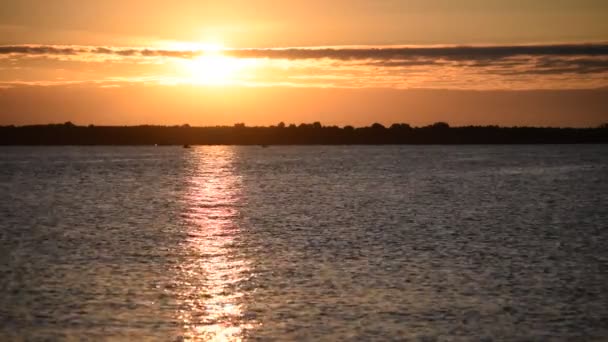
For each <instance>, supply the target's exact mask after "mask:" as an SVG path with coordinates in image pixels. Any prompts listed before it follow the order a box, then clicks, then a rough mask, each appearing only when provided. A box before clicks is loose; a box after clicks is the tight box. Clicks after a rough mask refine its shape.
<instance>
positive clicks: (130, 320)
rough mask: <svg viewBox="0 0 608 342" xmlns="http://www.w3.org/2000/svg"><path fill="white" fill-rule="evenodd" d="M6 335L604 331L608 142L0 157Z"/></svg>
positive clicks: (457, 336)
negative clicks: (548, 144) (566, 144)
mask: <svg viewBox="0 0 608 342" xmlns="http://www.w3.org/2000/svg"><path fill="white" fill-rule="evenodd" d="M0 196H1V197H0V218H1V220H0V291H1V293H2V295H1V297H0V339H2V340H14V339H27V340H29V339H44V340H46V339H51V340H54V339H65V338H74V339H88V340H90V339H93V340H95V339H106V338H107V339H111V340H138V341H140V340H161V341H167V340H169V341H170V340H199V339H200V340H238V339H243V340H246V339H258V340H259V339H263V340H266V339H269V340H272V339H280V340H294V339H297V340H374V339H375V340H395V339H401V340H403V339H412V340H424V341H433V340H467V341H468V340H480V339H485V340H497V341H503V340H525V339H528V340H529V339H532V340H601V339H602V338H608V230H607V228H608V146H493V147H482V146H459V147H445V146H414V147H412V146H402V147H397V146H383V147H363V146H356V147H274V146H272V147H269V148H260V147H233V146H215V147H195V148H192V149H182V148H176V147H158V148H154V147H58V148H51V147H41V148H30V147H10V148H7V147H3V148H0Z"/></svg>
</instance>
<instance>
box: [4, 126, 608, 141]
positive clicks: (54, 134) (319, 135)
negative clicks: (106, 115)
mask: <svg viewBox="0 0 608 342" xmlns="http://www.w3.org/2000/svg"><path fill="white" fill-rule="evenodd" d="M557 143H567V144H574V143H608V123H606V124H603V125H600V126H598V127H596V128H554V127H499V126H463V127H450V125H448V124H447V123H445V122H437V123H434V124H432V125H428V126H423V127H412V126H410V125H408V124H406V123H395V124H393V125H391V126H390V127H385V126H383V125H381V124H379V123H374V124H372V125H371V126H368V127H356V128H355V127H353V126H344V127H338V126H323V125H321V123H320V122H314V123H310V124H305V123H303V124H300V125H295V124H290V125H286V124H284V123H282V122H281V123H279V124H278V125H273V126H267V127H248V126H246V125H245V124H243V123H237V124H235V125H234V126H214V127H191V126H189V125H187V124H186V125H181V126H151V125H142V126H94V125H89V126H77V125H74V124H73V123H71V122H66V123H64V124H49V125H29V126H12V125H11V126H0V145H296V144H310V145H313V144H326V145H345V144H362V145H372V144H557Z"/></svg>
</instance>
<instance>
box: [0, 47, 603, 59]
mask: <svg viewBox="0 0 608 342" xmlns="http://www.w3.org/2000/svg"><path fill="white" fill-rule="evenodd" d="M204 53H205V52H204V51H196V50H166V49H150V48H142V49H139V48H114V47H86V46H54V45H5V46H0V54H26V55H27V54H30V55H45V54H50V55H76V54H106V55H118V56H138V57H174V58H192V57H195V56H198V55H201V54H204ZM223 54H224V55H227V56H232V57H238V58H271V59H322V58H328V59H337V60H359V59H374V60H400V59H411V58H444V59H449V60H478V59H497V58H509V57H515V56H608V43H599V44H559V45H512V46H443V47H361V48H341V47H332V48H269V49H226V50H224V51H223Z"/></svg>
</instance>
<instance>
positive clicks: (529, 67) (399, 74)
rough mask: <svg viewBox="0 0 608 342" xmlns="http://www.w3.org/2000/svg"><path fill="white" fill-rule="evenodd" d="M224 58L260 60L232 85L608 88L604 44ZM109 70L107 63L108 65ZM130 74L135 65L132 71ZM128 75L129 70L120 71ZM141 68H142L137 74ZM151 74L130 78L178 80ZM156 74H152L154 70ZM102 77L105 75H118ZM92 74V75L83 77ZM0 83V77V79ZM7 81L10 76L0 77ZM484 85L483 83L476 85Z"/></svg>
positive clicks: (235, 53)
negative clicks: (255, 68)
mask: <svg viewBox="0 0 608 342" xmlns="http://www.w3.org/2000/svg"><path fill="white" fill-rule="evenodd" d="M209 53H211V54H214V53H217V52H208V51H204V50H194V49H192V50H187V49H182V50H174V49H155V48H136V47H108V46H66V45H5V46H0V63H2V60H9V61H10V63H11V65H12V66H15V65H19V64H20V63H22V64H26V62H25V61H27V60H35V59H40V58H42V59H45V60H48V61H57V62H56V63H60V61H64V62H65V61H70V62H76V63H78V62H82V63H99V62H107V61H110V62H112V63H115V64H128V65H134V64H139V65H142V64H146V63H150V64H154V65H156V66H158V65H165V64H171V63H173V62H172V61H176V62H179V61H181V60H184V61H187V60H191V59H194V58H196V57H199V56H204V55H206V54H209ZM221 54H222V55H224V56H226V57H231V58H237V59H255V60H259V61H262V63H260V65H262V66H261V67H260V69H261V70H259V72H257V73H256V76H255V77H254V76H251V75H249V76H248V77H247V78H243V79H240V80H238V79H237V80H235V83H239V82H241V83H242V82H247V83H252V84H258V85H263V84H282V83H289V84H292V83H294V82H295V84H297V85H301V86H307V85H310V86H317V85H318V84H319V82H322V84H324V85H326V86H334V87H392V88H408V87H424V88H426V87H436V88H465V89H477V88H479V87H486V88H509V89H517V88H522V87H523V88H594V87H602V86H606V85H608V43H604V42H601V43H586V44H553V45H501V46H335V47H296V48H252V49H225V50H222V51H221ZM105 68H106V69H108V68H109V66H108V65H105ZM146 68H148V67H146ZM131 69H132V68H131ZM123 70H127V69H123ZM138 70H140V69H138ZM158 70H159V69H158V68H156V69H154V68H152V67H149V72H147V73H146V72H142V73H139V74H138V75H136V76H133V78H134V79H135V80H137V79H141V78H142V77H149V78H154V77H157V78H159V79H160V78H163V77H165V78H172V79H179V78H180V76H179V75H178V76H176V75H167V74H166V72H163V73H161V74H159V73H158ZM155 72H156V73H155ZM122 76H124V75H121V74H111V75H106V79H107V78H112V77H114V78H115V77H122ZM88 77H90V75H88ZM0 78H1V77H0ZM0 81H5V82H9V81H10V79H6V78H5V79H0ZM481 81H483V83H480V82H481Z"/></svg>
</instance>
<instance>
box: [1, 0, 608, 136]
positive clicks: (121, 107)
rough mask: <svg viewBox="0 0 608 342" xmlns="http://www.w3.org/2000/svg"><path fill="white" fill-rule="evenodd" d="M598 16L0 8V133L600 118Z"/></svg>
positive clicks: (606, 13)
mask: <svg viewBox="0 0 608 342" xmlns="http://www.w3.org/2000/svg"><path fill="white" fill-rule="evenodd" d="M607 17H608V2H607V1H604V0H578V1H575V0H553V1H548V0H547V1H545V0H537V1H524V0H508V1H507V0H459V1H455V0H409V1H408V0H401V1H397V0H384V1H364V0H349V1H346V0H334V1H322V0H308V1H270V0H260V1H244V0H226V1H194V0H183V1H173V2H169V1H159V0H148V1H143V0H120V1H119V0H105V1H77V0H47V1H43V0H14V1H13V0H8V1H2V3H1V4H0V124H29V123H46V122H61V121H67V120H71V121H74V122H77V123H82V124H89V123H94V124H136V123H150V124H179V123H184V122H189V123H191V124H197V125H205V124H232V123H234V122H241V121H245V122H249V123H252V124H273V123H276V122H278V121H281V120H283V121H285V120H287V119H285V117H288V118H289V120H292V121H294V122H299V121H311V120H313V121H322V122H327V123H332V124H366V123H368V122H367V121H378V122H384V123H389V122H391V121H406V122H411V123H414V124H425V123H431V122H434V121H437V120H440V119H441V120H445V121H448V122H452V123H460V124H490V123H496V124H513V125H516V124H522V125H524V124H542V125H552V126H560V125H570V126H587V125H596V124H599V123H601V122H606V121H608V104H607V102H608V100H605V99H606V98H608V97H604V95H606V94H607V93H608V20H606V18H607ZM446 91H447V93H446ZM51 94H52V96H51ZM74 94H79V96H80V97H79V98H74V97H73V96H74ZM164 94H171V96H165V95H164ZM271 94H281V96H278V97H274V96H272V95H271ZM446 94H449V95H446ZM551 94H553V95H551ZM554 94H560V95H559V96H556V97H555V100H554V101H548V100H547V98H548V97H547V96H549V97H551V96H555V95H554ZM131 95H132V96H131ZM457 96H463V98H464V99H466V100H463V101H459V100H458V97H457ZM159 98H162V99H164V100H162V101H159V100H158V99H159ZM256 99H257V100H256ZM269 99H272V101H269ZM380 99H381V100H380ZM442 99H446V100H445V101H443V102H442ZM488 101H489V102H488ZM492 101H495V102H496V106H492V105H491V103H492ZM523 102H525V103H523ZM228 103H234V104H235V105H226V104H228ZM240 103H246V104H247V106H244V105H238V104H240ZM442 103H443V104H444V105H442ZM458 103H460V105H457V104H458ZM151 104H154V105H153V106H151ZM353 104H357V105H356V106H354V105H353ZM368 104H369V105H368ZM371 104H373V106H372V105H371ZM296 106H297V109H296V108H295V107H296ZM407 106H410V107H413V108H414V109H415V111H416V112H415V113H414V112H411V111H410V110H412V108H405V107H407ZM498 106H506V107H507V109H505V108H499V107H498ZM508 108H512V110H508ZM363 109H365V110H366V111H363ZM176 110H180V111H181V112H179V113H177V112H176ZM146 111H147V112H146ZM286 113H289V114H286ZM294 113H298V114H297V115H295V114H294Z"/></svg>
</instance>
